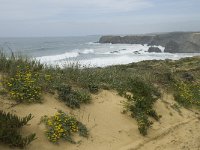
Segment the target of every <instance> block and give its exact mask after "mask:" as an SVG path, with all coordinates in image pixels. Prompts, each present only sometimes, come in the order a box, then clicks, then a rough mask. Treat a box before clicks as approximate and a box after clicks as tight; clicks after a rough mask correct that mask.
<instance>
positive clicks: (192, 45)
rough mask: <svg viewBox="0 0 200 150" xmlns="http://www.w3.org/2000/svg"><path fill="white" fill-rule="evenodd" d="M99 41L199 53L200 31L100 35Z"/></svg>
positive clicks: (170, 51) (176, 51)
mask: <svg viewBox="0 0 200 150" xmlns="http://www.w3.org/2000/svg"><path fill="white" fill-rule="evenodd" d="M99 43H112V44H148V45H150V46H154V45H156V46H159V45H160V46H163V47H165V50H164V52H169V53H200V32H171V33H162V34H148V35H130V36H102V37H101V38H100V39H99Z"/></svg>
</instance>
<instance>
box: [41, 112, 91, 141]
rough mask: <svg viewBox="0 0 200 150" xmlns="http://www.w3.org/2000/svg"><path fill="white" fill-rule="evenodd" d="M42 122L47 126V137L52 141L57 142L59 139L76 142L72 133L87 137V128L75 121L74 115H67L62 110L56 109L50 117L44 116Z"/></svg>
mask: <svg viewBox="0 0 200 150" xmlns="http://www.w3.org/2000/svg"><path fill="white" fill-rule="evenodd" d="M42 122H44V123H45V124H46V127H47V131H46V135H47V138H48V139H49V141H50V142H53V143H58V142H59V140H60V139H63V140H66V141H69V142H71V143H76V142H75V141H74V140H73V138H72V136H73V133H79V135H80V136H83V137H88V130H87V128H86V127H85V125H84V124H82V123H81V122H79V121H77V119H76V118H75V117H74V116H71V115H67V114H65V113H64V112H62V111H58V112H57V113H56V114H55V115H54V116H51V117H47V116H44V117H43V118H42Z"/></svg>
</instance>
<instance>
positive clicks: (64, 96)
mask: <svg viewBox="0 0 200 150" xmlns="http://www.w3.org/2000/svg"><path fill="white" fill-rule="evenodd" d="M57 90H58V95H59V99H60V100H62V101H63V102H65V104H66V105H67V106H69V107H71V108H80V104H81V103H89V102H90V101H91V96H90V94H89V93H88V92H87V91H85V90H72V87H71V86H69V85H66V84H61V85H59V87H57Z"/></svg>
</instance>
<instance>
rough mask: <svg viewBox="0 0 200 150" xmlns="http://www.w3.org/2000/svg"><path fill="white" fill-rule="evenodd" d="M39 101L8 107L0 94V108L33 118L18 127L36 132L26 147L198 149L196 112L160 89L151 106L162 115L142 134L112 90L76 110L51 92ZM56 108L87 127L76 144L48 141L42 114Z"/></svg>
mask: <svg viewBox="0 0 200 150" xmlns="http://www.w3.org/2000/svg"><path fill="white" fill-rule="evenodd" d="M43 98H44V101H43V103H42V104H32V105H26V104H20V105H17V106H15V107H11V105H12V104H13V103H14V102H12V101H8V100H6V99H3V97H1V98H0V103H1V105H0V109H2V110H4V111H6V112H12V113H14V114H17V115H19V116H22V117H23V116H25V115H27V114H29V113H31V114H33V115H34V118H33V119H32V120H31V121H30V122H29V125H28V126H26V127H24V128H23V129H22V133H23V134H25V135H26V134H27V133H29V132H30V131H31V132H34V133H36V134H37V139H36V140H35V141H33V142H32V143H31V144H30V145H29V146H28V147H27V148H26V149H27V150H36V149H43V150H54V149H57V150H65V149H66V150H67V149H70V150H93V149H96V150H102V149H103V150H145V149H149V150H163V149H166V150H169V149H172V150H178V149H180V150H186V149H192V150H198V149H199V147H200V144H199V139H200V135H199V131H200V126H199V122H200V120H199V113H198V112H195V111H191V110H187V109H185V108H180V112H179V111H177V110H175V109H174V108H173V107H172V106H173V104H174V103H176V102H175V101H174V100H173V96H172V95H170V94H166V93H163V96H162V98H161V99H160V100H158V101H157V102H156V104H155V106H154V107H155V109H156V111H157V112H158V114H159V115H162V117H161V119H160V121H159V122H154V124H153V125H152V127H151V128H150V130H149V133H148V135H147V136H146V137H143V136H142V135H140V134H139V131H138V129H137V122H136V121H135V120H134V119H132V118H131V117H130V116H129V115H128V114H123V113H122V111H123V106H122V103H121V102H122V101H124V100H125V99H124V98H122V97H120V96H119V95H118V94H117V93H116V92H114V91H106V90H103V91H101V92H100V93H99V94H97V95H93V96H92V103H91V104H89V105H83V106H82V107H81V109H80V110H72V109H69V108H68V107H67V106H65V105H64V104H63V103H62V102H60V101H59V100H57V99H56V98H55V96H52V95H44V96H43ZM57 110H62V111H64V112H66V113H70V114H73V115H75V116H76V117H77V118H78V119H79V120H80V121H82V122H83V123H84V124H86V126H87V127H88V129H89V138H88V139H85V138H80V137H78V136H77V137H75V139H76V141H79V142H78V144H70V143H68V142H64V141H62V140H61V141H60V143H59V145H55V144H52V143H50V142H49V141H48V140H47V138H46V136H45V134H44V130H45V127H44V125H43V124H40V118H41V117H42V116H44V115H53V114H54V113H55V112H56V111H57ZM0 149H2V150H11V149H12V148H9V147H8V146H5V145H0Z"/></svg>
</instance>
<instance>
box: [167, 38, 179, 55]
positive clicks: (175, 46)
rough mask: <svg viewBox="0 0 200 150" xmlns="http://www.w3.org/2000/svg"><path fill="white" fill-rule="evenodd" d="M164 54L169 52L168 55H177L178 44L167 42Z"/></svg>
mask: <svg viewBox="0 0 200 150" xmlns="http://www.w3.org/2000/svg"><path fill="white" fill-rule="evenodd" d="M164 52H169V53H178V52H179V44H178V43H176V42H174V41H169V42H168V43H167V44H166V45H165V50H164Z"/></svg>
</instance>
